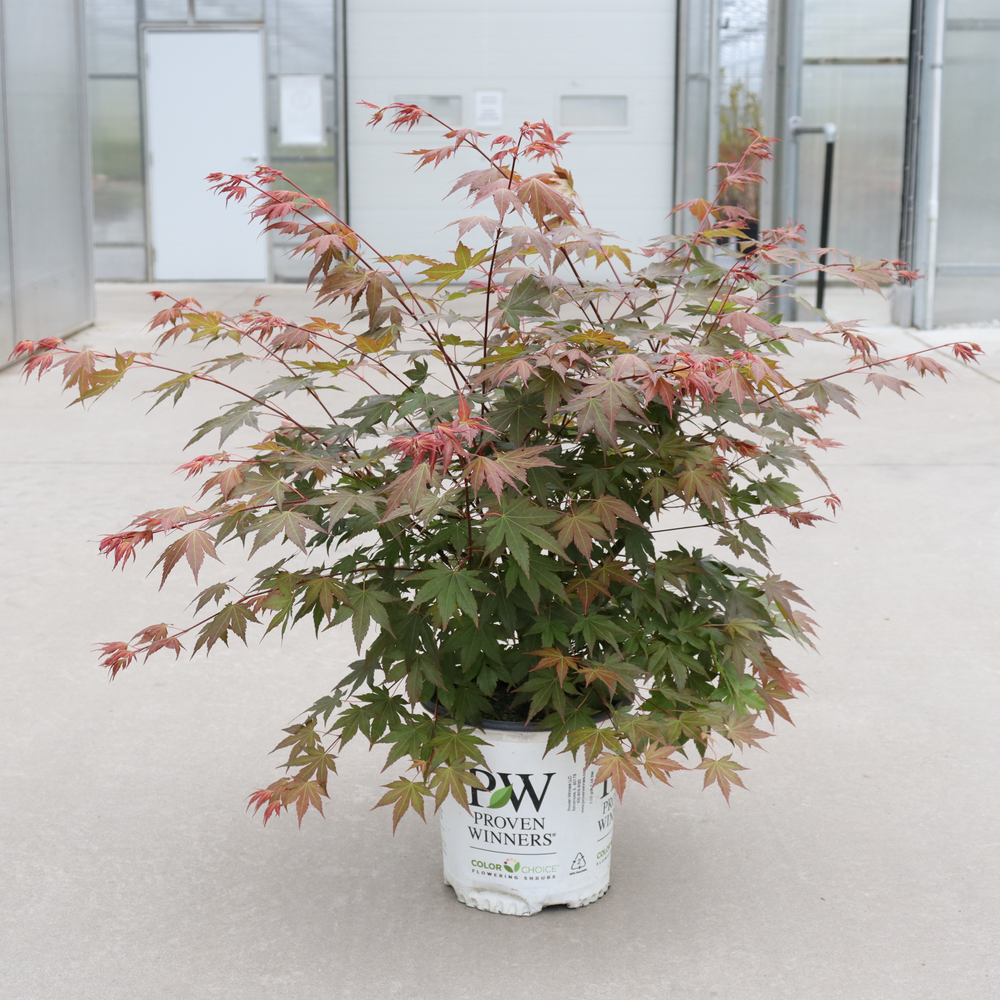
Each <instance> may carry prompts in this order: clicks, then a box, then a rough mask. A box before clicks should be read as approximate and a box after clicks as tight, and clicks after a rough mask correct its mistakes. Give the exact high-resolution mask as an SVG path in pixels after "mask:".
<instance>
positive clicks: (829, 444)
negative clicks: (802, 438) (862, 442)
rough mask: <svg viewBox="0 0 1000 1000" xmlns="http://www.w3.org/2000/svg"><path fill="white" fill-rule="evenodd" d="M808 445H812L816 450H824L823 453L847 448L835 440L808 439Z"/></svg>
mask: <svg viewBox="0 0 1000 1000" xmlns="http://www.w3.org/2000/svg"><path fill="white" fill-rule="evenodd" d="M806 444H811V445H812V446H813V447H814V448H822V449H823V451H829V450H830V449H831V448H843V447H845V445H843V444H841V442H840V441H834V440H833V438H807V439H806Z"/></svg>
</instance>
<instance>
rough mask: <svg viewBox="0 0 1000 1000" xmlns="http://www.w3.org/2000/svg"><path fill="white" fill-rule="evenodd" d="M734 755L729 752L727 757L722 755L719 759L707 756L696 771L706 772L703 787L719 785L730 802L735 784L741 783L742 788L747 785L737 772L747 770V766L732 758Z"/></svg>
mask: <svg viewBox="0 0 1000 1000" xmlns="http://www.w3.org/2000/svg"><path fill="white" fill-rule="evenodd" d="M732 756H733V755H732V754H728V753H727V754H726V756H725V757H720V758H719V759H718V760H714V759H713V758H711V757H705V758H704V759H703V760H702V762H701V763H700V764H699V765H698V766H697V767H696V768H695V770H696V771H704V772H705V781H704V783H703V784H702V786H701V787H702V788H708V786H709V785H713V784H714V785H718V786H719V790H720V791H721V792H722V794H723V795H724V796H725V799H726V802H729V793H730V791H731V790H732V786H733V785H734V784H735V785H739V786H740V788H746V787H747V786H746V785H744V784H743V782H742V781H741V780H740V776H739V774H738V773H737V772H738V771H745V770H746V768H745V767H743V765H742V764H737V763H736V761H734V760H733V759H732Z"/></svg>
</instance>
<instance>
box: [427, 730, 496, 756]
mask: <svg viewBox="0 0 1000 1000" xmlns="http://www.w3.org/2000/svg"><path fill="white" fill-rule="evenodd" d="M431 745H432V746H433V748H434V755H433V757H432V758H431V764H432V765H437V764H439V763H441V762H444V763H449V764H451V763H456V762H461V761H462V760H463V759H464V758H466V757H468V758H470V759H471V760H473V761H475V762H476V763H479V764H483V765H485V764H486V758H485V757H484V756H483V752H482V750H480V749H479V748H480V747H482V746H488V745H489V744H488V743H487V742H486V740H484V739H481V738H480V737H478V736H477V735H476V734H475V731H474V730H472V729H452V728H451V727H450V726H440V725H439V726H438V733H437V735H436V736H435V737H434V738H433V740H432V741H431Z"/></svg>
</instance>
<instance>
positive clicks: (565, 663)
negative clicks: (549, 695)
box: [528, 646, 580, 684]
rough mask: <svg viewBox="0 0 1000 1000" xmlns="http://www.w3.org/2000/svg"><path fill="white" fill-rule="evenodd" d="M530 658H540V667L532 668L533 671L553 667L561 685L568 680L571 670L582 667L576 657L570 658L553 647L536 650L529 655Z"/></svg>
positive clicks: (567, 654)
mask: <svg viewBox="0 0 1000 1000" xmlns="http://www.w3.org/2000/svg"><path fill="white" fill-rule="evenodd" d="M528 656H537V657H539V660H538V666H536V667H532V668H531V669H532V670H546V669H548V668H549V667H551V668H552V669H553V670H555V672H556V677H558V678H559V683H560V684H562V683H563V682H564V681H565V680H566V678H567V677H568V676H569V672H570V671H571V670H576V669H577V668H578V667H579V665H580V661H579V660H578V659H577V658H576V657H575V656H570V655H569V653H566V652H563V650H561V649H556V648H555V647H553V646H546V647H545V648H544V649H536V650H534V651H533V652H531V653H528Z"/></svg>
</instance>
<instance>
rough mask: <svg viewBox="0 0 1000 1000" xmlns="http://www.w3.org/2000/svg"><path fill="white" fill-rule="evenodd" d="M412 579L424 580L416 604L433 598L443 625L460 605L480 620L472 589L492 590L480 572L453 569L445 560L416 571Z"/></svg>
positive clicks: (477, 622)
mask: <svg viewBox="0 0 1000 1000" xmlns="http://www.w3.org/2000/svg"><path fill="white" fill-rule="evenodd" d="M411 579H413V580H425V581H426V582H425V583H424V585H423V586H422V587H421V588H420V589H419V590H418V591H417V593H416V595H415V596H414V598H413V608H414V609H416V608H417V607H419V606H420V605H421V604H426V603H428V602H430V601H433V602H434V612H435V618H436V624H437V625H438V626H439V627H444V626H445V625H446V624H447V623H448V622H449V621H450V620H451V618H452V617H454V615H455V612H456V610H458V609H459V608H460V609H461V610H462V611H464V612H465V613H466V614H467V615H468V616H469V617H470V618H471V619H472V620H473V622H475V623H476V625H478V624H479V608H478V606H477V604H476V596H475V594H474V593H473V591H476V590H478V591H479V592H480V593H484V594H485V593H489V588H488V587H487V586H486V584H485V583H483V581H482V580H481V579H480V578H479V574H478V573H475V572H473V571H472V570H468V569H453V568H452V567H451V566H447V565H445V564H444V563H441V564H439V565H438V566H434V567H432V568H431V569H428V570H424V571H423V572H422V573H417V574H415V575H414V576H413V577H411Z"/></svg>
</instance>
